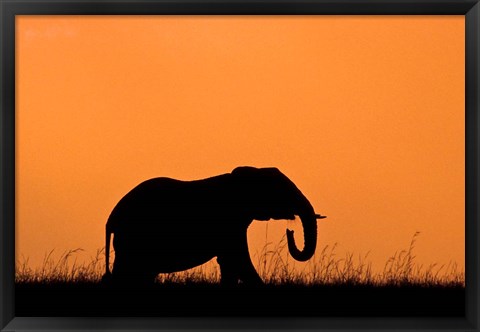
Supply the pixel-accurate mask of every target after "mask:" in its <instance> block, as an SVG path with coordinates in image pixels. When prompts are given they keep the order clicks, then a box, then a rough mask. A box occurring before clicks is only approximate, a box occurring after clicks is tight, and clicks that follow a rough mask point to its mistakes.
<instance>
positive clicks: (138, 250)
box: [113, 233, 216, 273]
mask: <svg viewBox="0 0 480 332" xmlns="http://www.w3.org/2000/svg"><path fill="white" fill-rule="evenodd" d="M155 235H156V236H155ZM113 247H114V250H115V257H116V258H115V259H117V258H118V259H120V260H121V261H124V262H125V264H127V265H129V266H134V265H135V266H137V268H138V269H141V270H148V271H150V272H155V273H168V272H177V271H183V270H187V269H190V268H193V267H196V266H199V265H202V264H204V263H206V262H208V261H209V260H210V259H212V258H213V257H215V256H216V250H215V245H213V243H212V241H206V242H205V241H200V240H198V239H192V238H190V237H189V236H187V239H185V238H175V237H169V238H168V237H164V236H159V234H155V233H150V234H149V235H145V234H143V235H142V237H141V238H139V237H137V236H135V234H132V233H122V234H117V235H116V234H114V238H113Z"/></svg>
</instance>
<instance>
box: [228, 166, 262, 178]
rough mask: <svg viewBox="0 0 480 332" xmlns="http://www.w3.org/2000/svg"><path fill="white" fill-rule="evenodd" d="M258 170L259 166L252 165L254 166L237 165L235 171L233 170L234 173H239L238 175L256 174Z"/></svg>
mask: <svg viewBox="0 0 480 332" xmlns="http://www.w3.org/2000/svg"><path fill="white" fill-rule="evenodd" d="M257 171H258V168H256V167H252V166H239V167H236V168H235V169H234V170H233V171H232V174H233V175H237V176H248V175H252V174H254V173H255V172H257Z"/></svg>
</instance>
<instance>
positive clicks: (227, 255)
mask: <svg viewBox="0 0 480 332" xmlns="http://www.w3.org/2000/svg"><path fill="white" fill-rule="evenodd" d="M232 239H233V240H232V241H230V242H229V243H228V244H226V247H225V250H224V251H223V252H222V254H220V255H218V257H217V262H218V264H219V265H220V273H221V280H220V283H221V284H222V285H225V286H234V285H237V284H238V282H239V281H242V282H243V283H244V284H246V285H249V286H256V285H263V280H262V278H260V276H259V275H258V273H257V271H256V270H255V267H254V266H253V263H252V260H251V259H250V255H249V253H248V242H247V234H246V231H245V233H244V234H242V236H238V235H237V236H235V237H234V238H232Z"/></svg>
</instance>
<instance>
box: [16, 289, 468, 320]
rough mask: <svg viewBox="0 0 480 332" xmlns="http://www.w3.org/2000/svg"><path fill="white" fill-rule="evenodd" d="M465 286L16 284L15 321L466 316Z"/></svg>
mask: <svg viewBox="0 0 480 332" xmlns="http://www.w3.org/2000/svg"><path fill="white" fill-rule="evenodd" d="M464 311H465V289H464V288H463V287H421V286H402V287H393V286H392V287H375V286H345V285H340V286H314V287H306V286H298V285H294V286H289V285H285V286H266V287H264V288H262V289H248V288H245V287H239V288H236V289H224V288H221V287H220V286H219V285H215V284H213V285H212V284H200V285H198V284H193V285H159V284H157V285H155V286H153V287H150V288H144V289H115V288H112V287H110V288H107V287H104V286H101V285H99V284H92V283H80V284H17V285H16V286H15V316H16V317H22V316H30V317H40V316H48V317H67V316H68V317H85V316H91V317H98V316H111V317H118V316H130V317H174V316H176V317H179V316H191V317H193V316H197V317H205V316H243V317H254V316H258V317H266V316H276V317H278V316H283V317H287V316H290V317H291V316H298V317H322V316H330V317H332V316H337V317H339V316H343V317H348V316H350V317H354V316H356V317H359V316H367V317H368V316H370V317H372V316H382V317H386V316H390V317H399V316H410V317H419V316H432V317H433V316H435V317H438V316H442V317H445V316H464Z"/></svg>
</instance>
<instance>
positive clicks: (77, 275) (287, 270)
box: [15, 232, 465, 287]
mask: <svg viewBox="0 0 480 332" xmlns="http://www.w3.org/2000/svg"><path fill="white" fill-rule="evenodd" d="M418 236H419V233H418V232H417V233H415V234H414V235H413V237H412V240H411V242H410V245H409V247H408V248H407V249H404V250H401V251H398V252H396V253H394V255H392V256H391V257H390V258H388V260H387V261H386V262H385V264H384V267H383V271H382V272H379V273H373V272H372V265H371V263H370V262H368V253H367V254H366V255H364V256H358V258H357V256H354V254H351V253H347V254H345V256H343V257H341V258H338V257H337V254H336V249H337V244H335V245H333V246H328V245H327V246H325V247H324V248H323V249H322V250H320V251H317V253H316V254H315V256H314V257H313V258H312V259H311V260H310V261H308V262H307V263H306V264H302V266H301V267H300V268H299V267H298V264H296V262H295V261H294V260H293V259H291V258H289V256H288V253H287V251H288V248H287V243H286V238H285V236H283V238H282V239H281V241H280V242H279V243H278V244H276V245H275V246H274V245H273V244H272V243H271V242H268V243H266V244H265V245H264V247H263V248H262V250H261V252H259V253H258V252H257V253H255V255H253V260H254V263H255V261H256V269H257V271H258V273H259V275H260V276H261V277H262V279H263V280H264V282H265V283H266V284H267V285H272V286H278V285H297V286H307V287H308V286H322V285H323V286H328V285H348V286H377V287H379V286H398V287H401V286H412V285H415V286H423V287H465V275H464V272H463V271H459V270H458V268H457V265H456V264H454V263H453V264H448V265H446V266H445V265H440V266H439V265H437V264H431V265H429V266H427V267H423V266H422V265H417V264H416V263H415V254H414V249H415V243H416V240H417V237H418ZM82 251H83V250H82V249H80V248H78V249H74V250H69V251H65V252H63V253H62V254H61V255H60V258H58V259H53V253H54V250H52V251H50V252H49V253H48V254H46V255H45V258H44V260H43V264H42V266H41V267H40V268H37V269H32V268H31V267H29V262H28V259H25V258H23V260H21V261H18V262H17V265H16V274H15V282H16V283H18V284H32V283H36V284H52V283H57V284H58V283H98V282H99V281H100V280H101V277H102V275H103V273H104V270H105V268H104V264H105V260H104V256H105V255H104V249H99V250H97V252H96V254H95V255H94V256H93V257H91V259H90V261H89V262H87V263H83V264H78V263H77V258H76V255H77V254H78V253H80V252H82ZM255 258H256V259H255ZM219 280H220V272H219V268H218V266H217V264H216V262H215V260H212V261H210V262H208V263H207V264H204V265H201V266H198V267H196V268H193V269H190V270H186V271H182V272H175V273H167V274H160V275H158V277H157V279H156V283H159V284H165V285H166V284H169V285H175V284H179V285H180V284H183V285H185V284H215V283H218V282H219Z"/></svg>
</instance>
